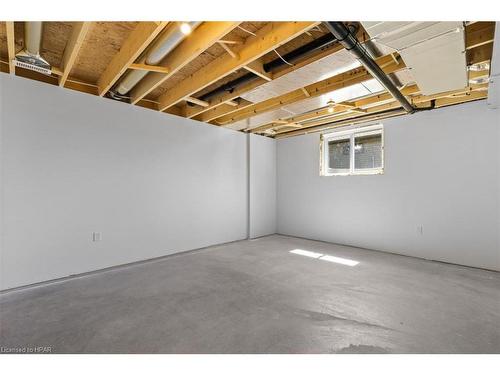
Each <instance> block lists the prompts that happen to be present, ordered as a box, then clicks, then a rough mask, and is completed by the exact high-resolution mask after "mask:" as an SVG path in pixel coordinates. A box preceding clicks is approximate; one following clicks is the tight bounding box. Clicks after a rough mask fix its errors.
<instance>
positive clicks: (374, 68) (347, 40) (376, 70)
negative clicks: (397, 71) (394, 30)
mask: <svg viewBox="0 0 500 375" xmlns="http://www.w3.org/2000/svg"><path fill="white" fill-rule="evenodd" d="M325 25H326V26H327V27H328V30H330V32H331V33H332V34H333V36H334V37H335V38H336V39H337V40H338V41H339V43H341V44H342V45H343V46H344V48H345V49H346V50H348V51H349V52H351V53H352V54H353V55H354V56H355V57H356V58H357V59H358V60H359V62H360V63H361V64H363V66H364V67H365V68H366V70H368V72H370V74H371V75H372V76H373V78H375V79H377V81H379V82H380V84H381V85H382V86H384V87H385V89H386V90H387V91H388V92H389V93H390V94H391V95H392V96H393V97H394V99H396V100H397V101H398V102H400V103H401V105H402V106H403V108H404V109H405V111H406V112H408V113H413V112H415V108H413V106H412V105H411V104H410V102H408V100H406V98H405V97H404V95H403V94H401V92H400V91H399V90H398V88H397V87H396V86H395V85H394V84H393V83H392V81H391V80H390V79H389V77H387V75H386V74H385V73H384V71H383V70H382V69H380V67H379V66H378V65H377V63H376V62H375V61H374V60H373V59H372V57H371V56H370V55H369V54H368V52H366V50H365V49H364V47H363V46H362V45H361V44H360V43H359V41H358V39H357V38H356V36H355V35H353V34H352V33H351V31H350V30H349V29H348V28H347V26H345V25H344V23H343V22H332V21H330V22H325Z"/></svg>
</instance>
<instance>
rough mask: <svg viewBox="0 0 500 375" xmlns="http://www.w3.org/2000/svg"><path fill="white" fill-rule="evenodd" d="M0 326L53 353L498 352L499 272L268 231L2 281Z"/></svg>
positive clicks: (14, 339)
mask: <svg viewBox="0 0 500 375" xmlns="http://www.w3.org/2000/svg"><path fill="white" fill-rule="evenodd" d="M293 249H303V250H308V251H314V252H320V253H322V254H327V255H333V256H336V257H342V258H348V259H351V260H355V261H358V262H359V264H358V265H356V266H353V267H350V266H347V265H343V264H337V263H332V262H327V261H324V260H321V259H315V258H309V257H306V256H302V255H297V254H292V253H290V252H289V251H290V250H293ZM0 330H1V331H0V346H1V347H4V348H12V347H35V346H50V347H52V352H61V353H500V273H498V272H492V271H485V270H479V269H473V268H467V267H461V266H455V265H449V264H443V263H438V262H431V261H425V260H421V259H415V258H410V257H403V256H398V255H391V254H385V253H380V252H375V251H369V250H363V249H357V248H353V247H348V246H340V245H334V244H328V243H323V242H317V241H310V240H304V239H299V238H291V237H286V236H279V235H274V236H269V237H264V238H260V239H257V240H252V241H240V242H235V243H230V244H226V245H221V246H216V247H211V248H208V249H203V250H199V251H195V252H190V253H185V254H181V255H176V256H172V257H167V258H163V259H160V260H157V261H152V262H148V263H143V264H138V265H134V266H130V267H125V268H118V269H114V270H111V271H107V272H102V273H97V274H93V275H89V276H85V277H81V278H77V279H71V280H67V281H64V282H60V283H54V284H49V285H45V286H41V287H35V288H30V289H24V290H19V291H12V292H9V293H5V294H3V295H1V296H0Z"/></svg>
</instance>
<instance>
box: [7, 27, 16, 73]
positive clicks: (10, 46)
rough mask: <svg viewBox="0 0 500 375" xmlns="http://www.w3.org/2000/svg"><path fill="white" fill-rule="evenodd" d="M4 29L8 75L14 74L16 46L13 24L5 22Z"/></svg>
mask: <svg viewBox="0 0 500 375" xmlns="http://www.w3.org/2000/svg"><path fill="white" fill-rule="evenodd" d="M5 29H6V33H7V54H8V59H9V73H10V74H15V72H16V67H15V65H14V58H15V56H16V44H15V39H14V22H12V21H7V22H5Z"/></svg>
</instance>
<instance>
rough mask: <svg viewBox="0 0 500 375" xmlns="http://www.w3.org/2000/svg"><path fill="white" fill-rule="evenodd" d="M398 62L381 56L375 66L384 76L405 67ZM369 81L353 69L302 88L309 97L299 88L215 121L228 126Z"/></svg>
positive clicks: (364, 73)
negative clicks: (379, 68)
mask: <svg viewBox="0 0 500 375" xmlns="http://www.w3.org/2000/svg"><path fill="white" fill-rule="evenodd" d="M398 61H399V63H396V62H394V60H393V57H392V56H391V55H386V56H382V57H379V58H378V59H377V60H376V62H377V64H378V65H379V66H380V67H381V68H382V70H383V71H384V72H385V73H386V74H389V73H394V72H396V71H399V70H402V69H404V68H405V67H406V66H405V64H404V62H403V61H402V60H401V59H399V60H398ZM370 79H372V76H371V75H370V73H369V72H368V71H367V70H366V69H365V68H364V67H359V68H354V69H351V70H349V71H347V72H344V73H341V74H337V75H335V76H333V77H329V78H327V79H324V80H322V81H319V82H316V83H313V84H311V85H308V86H306V87H304V88H305V89H306V91H307V92H308V93H309V96H306V95H305V94H304V91H303V90H302V88H299V89H296V90H293V91H290V92H288V93H286V94H283V95H279V96H276V97H273V98H270V99H267V100H264V101H262V102H260V103H255V104H253V105H251V106H249V107H247V108H245V109H243V110H241V111H237V112H234V113H232V114H230V115H226V116H223V117H221V118H219V119H217V123H219V124H222V125H228V124H230V123H233V122H235V121H239V120H243V119H246V118H249V117H252V116H255V115H257V114H260V113H265V112H269V111H271V110H273V109H277V108H281V107H282V106H284V105H288V104H292V103H296V102H300V101H302V100H304V99H307V98H309V97H312V98H314V97H317V96H320V95H323V94H326V93H329V92H331V91H334V90H338V89H341V88H344V87H347V86H352V85H354V84H356V83H361V82H365V81H368V80H370Z"/></svg>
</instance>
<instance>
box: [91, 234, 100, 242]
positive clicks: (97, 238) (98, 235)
mask: <svg viewBox="0 0 500 375" xmlns="http://www.w3.org/2000/svg"><path fill="white" fill-rule="evenodd" d="M101 240H102V233H101V232H92V241H93V242H97V241H101Z"/></svg>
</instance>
